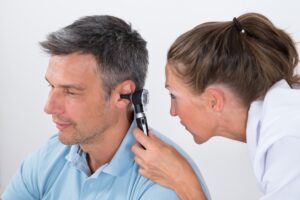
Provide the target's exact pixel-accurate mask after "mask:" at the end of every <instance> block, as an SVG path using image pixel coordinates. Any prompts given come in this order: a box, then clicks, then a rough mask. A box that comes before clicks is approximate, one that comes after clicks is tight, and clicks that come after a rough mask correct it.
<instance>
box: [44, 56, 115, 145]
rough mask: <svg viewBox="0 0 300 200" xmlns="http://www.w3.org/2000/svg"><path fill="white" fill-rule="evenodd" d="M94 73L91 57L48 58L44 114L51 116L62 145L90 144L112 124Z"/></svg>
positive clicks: (108, 106)
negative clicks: (47, 94) (46, 95)
mask: <svg viewBox="0 0 300 200" xmlns="http://www.w3.org/2000/svg"><path fill="white" fill-rule="evenodd" d="M97 73H100V72H97V62H96V60H95V58H94V56H92V55H90V54H78V53H73V54H68V55H55V56H52V57H51V58H50V61H49V66H48V69H47V72H46V80H47V81H48V82H49V85H50V86H51V91H50V92H49V97H48V100H47V103H46V105H45V108H44V110H45V112H46V113H48V114H50V115H52V119H53V122H54V123H55V124H56V127H57V128H58V130H59V139H60V141H61V142H62V143H64V144H89V143H91V142H93V141H95V139H97V138H98V139H99V137H100V136H101V135H102V134H103V133H104V132H105V131H107V130H108V129H109V127H111V126H112V124H113V123H114V122H113V117H112V115H113V113H114V112H113V109H112V106H111V103H110V102H109V100H107V101H105V99H104V91H103V88H102V82H101V80H100V79H99V75H97Z"/></svg>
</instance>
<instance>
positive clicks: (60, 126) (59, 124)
mask: <svg viewBox="0 0 300 200" xmlns="http://www.w3.org/2000/svg"><path fill="white" fill-rule="evenodd" d="M54 123H55V125H56V128H57V129H58V130H60V131H62V130H64V129H66V128H68V127H70V126H71V125H72V123H67V122H55V121H54Z"/></svg>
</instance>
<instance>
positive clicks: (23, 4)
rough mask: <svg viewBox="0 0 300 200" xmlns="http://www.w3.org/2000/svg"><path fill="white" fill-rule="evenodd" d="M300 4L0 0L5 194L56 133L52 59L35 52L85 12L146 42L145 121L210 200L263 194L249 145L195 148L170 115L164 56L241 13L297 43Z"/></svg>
mask: <svg viewBox="0 0 300 200" xmlns="http://www.w3.org/2000/svg"><path fill="white" fill-rule="evenodd" d="M299 9H300V4H299V1H296V0H295V1H293V0H286V1H279V0H278V1H274V0H265V1H263V0H251V1H249V0H248V1H247V0H231V1H216V0H210V1H201V0H195V1H192V0H183V1H176V0H162V1H153V0H152V1H142V0H120V1H114V0H109V1H108V0H107V1H104V0H93V1H90V0H86V1H75V0H64V1H61V0H51V1H50V0H45V1H40V0H26V1H22V0H19V1H17V0H1V1H0V192H1V190H3V189H4V188H5V186H6V185H7V184H8V182H9V179H10V178H11V176H12V175H13V174H14V172H15V171H16V169H17V168H18V166H19V164H20V162H21V161H22V160H23V159H24V158H26V156H27V155H28V154H30V153H31V152H33V151H34V150H35V149H37V148H38V147H39V146H41V145H42V144H43V143H45V142H46V141H47V139H48V138H49V137H50V136H51V135H52V134H53V133H55V132H56V129H55V127H54V126H53V124H52V123H51V119H50V117H49V116H46V114H44V113H43V105H44V102H45V101H46V98H47V93H48V88H47V83H46V82H45V81H44V73H45V70H46V67H47V62H48V57H47V56H46V55H45V54H43V53H42V51H41V50H40V48H39V47H38V42H39V41H41V40H43V39H44V38H45V36H46V35H47V33H49V32H51V31H54V30H57V29H58V28H61V27H63V26H65V25H67V24H70V23H71V22H73V21H74V20H76V19H77V18H79V17H81V16H85V15H94V14H109V15H115V16H118V17H121V18H123V19H125V20H126V21H129V22H131V23H132V24H133V27H134V28H135V29H137V30H139V31H140V33H141V34H142V35H143V37H144V38H145V39H146V40H147V41H148V48H149V51H150V67H149V75H148V80H147V84H146V87H147V88H148V89H149V91H150V93H151V99H150V105H149V107H148V113H147V114H148V121H149V124H150V125H151V126H152V127H155V128H156V129H158V130H160V131H161V132H163V133H164V134H166V135H167V136H168V137H170V138H172V139H173V140H174V141H176V142H177V143H178V144H180V145H181V146H182V147H183V148H184V149H186V151H187V152H188V153H189V154H190V155H191V156H192V157H193V158H194V159H195V161H196V162H197V164H198V165H199V167H200V168H201V170H202V173H203V175H204V177H205V179H206V181H207V185H208V187H209V189H210V192H211V195H212V197H213V199H216V200H218V199H222V200H235V199H244V200H253V199H258V197H259V196H260V192H259V190H258V187H257V185H256V181H255V178H254V176H253V174H252V171H251V166H250V162H249V156H248V152H247V147H246V145H245V144H241V143H238V142H234V141H230V140H227V139H223V138H214V139H211V140H210V141H209V142H207V143H206V144H203V145H196V144H194V143H193V140H192V138H191V136H190V135H189V134H188V133H187V132H186V130H184V128H182V127H181V126H180V124H179V122H178V120H177V119H175V118H171V117H170V115H169V106H170V102H169V101H170V100H169V96H168V92H167V91H166V90H165V89H164V65H165V61H166V60H165V57H166V52H167V49H168V47H169V46H170V44H171V43H172V42H173V41H174V39H175V38H176V37H177V36H178V35H179V34H181V33H183V32H184V31H187V30H188V29H190V28H192V27H193V26H195V25H197V24H199V23H202V22H205V21H211V20H231V19H232V18H233V17H234V16H239V15H240V14H242V13H244V12H253V11H255V12H261V13H263V14H265V15H266V16H267V17H269V18H270V19H271V20H272V21H273V22H274V23H275V24H276V25H278V26H279V27H282V28H283V29H285V30H286V31H287V32H289V33H291V34H292V36H293V37H294V38H295V39H296V40H297V41H299V39H300V26H299V21H298V20H299V19H300V16H299V15H300V14H299Z"/></svg>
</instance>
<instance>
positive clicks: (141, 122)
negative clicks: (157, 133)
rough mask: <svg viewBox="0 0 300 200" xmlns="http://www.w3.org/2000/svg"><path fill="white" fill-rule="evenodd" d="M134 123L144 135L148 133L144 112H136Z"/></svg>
mask: <svg viewBox="0 0 300 200" xmlns="http://www.w3.org/2000/svg"><path fill="white" fill-rule="evenodd" d="M136 124H137V126H138V127H139V129H141V130H142V131H143V132H144V133H145V134H146V135H148V132H149V129H148V124H147V118H146V115H145V114H144V113H137V115H136Z"/></svg>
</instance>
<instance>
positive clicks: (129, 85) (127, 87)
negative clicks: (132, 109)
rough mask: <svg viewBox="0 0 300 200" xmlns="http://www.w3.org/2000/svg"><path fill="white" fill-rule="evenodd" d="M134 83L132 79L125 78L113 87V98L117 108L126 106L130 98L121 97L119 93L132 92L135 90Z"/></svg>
mask: <svg viewBox="0 0 300 200" xmlns="http://www.w3.org/2000/svg"><path fill="white" fill-rule="evenodd" d="M135 88H136V86H135V83H134V82H133V81H132V80H126V81H123V82H122V83H120V84H118V85H117V86H116V87H115V89H114V100H115V103H116V105H117V107H119V108H124V107H127V106H128V104H130V103H131V102H130V100H128V99H124V98H121V94H132V93H133V92H134V91H135Z"/></svg>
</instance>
